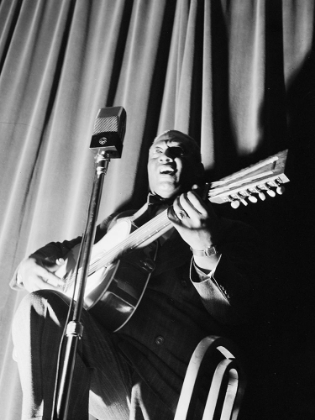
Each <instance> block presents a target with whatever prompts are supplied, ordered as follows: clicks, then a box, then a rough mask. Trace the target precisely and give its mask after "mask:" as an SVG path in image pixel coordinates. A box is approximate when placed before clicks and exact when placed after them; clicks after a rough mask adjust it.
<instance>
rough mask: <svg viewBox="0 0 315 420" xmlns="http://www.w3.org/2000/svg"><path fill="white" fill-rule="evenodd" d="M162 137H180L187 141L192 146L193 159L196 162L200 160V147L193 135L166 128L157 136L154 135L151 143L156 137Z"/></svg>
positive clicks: (169, 138) (170, 138) (168, 138)
mask: <svg viewBox="0 0 315 420" xmlns="http://www.w3.org/2000/svg"><path fill="white" fill-rule="evenodd" d="M163 138H165V139H167V140H172V139H182V140H186V141H189V143H190V144H191V145H192V146H193V157H194V159H196V161H197V162H198V163H199V162H201V153H200V147H199V145H198V143H197V142H196V140H195V139H194V138H193V137H191V136H189V135H188V134H185V133H183V132H181V131H178V130H166V131H163V133H161V134H159V135H158V136H157V137H155V139H154V140H153V143H154V142H155V141H156V140H157V139H163Z"/></svg>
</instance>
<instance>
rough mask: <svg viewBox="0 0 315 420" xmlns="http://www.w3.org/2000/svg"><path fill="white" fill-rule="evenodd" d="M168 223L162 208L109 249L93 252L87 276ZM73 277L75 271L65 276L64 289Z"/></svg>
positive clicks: (165, 212)
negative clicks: (161, 210) (158, 212)
mask: <svg viewBox="0 0 315 420" xmlns="http://www.w3.org/2000/svg"><path fill="white" fill-rule="evenodd" d="M168 225H169V226H171V222H170V220H169V219H168V217H167V210H164V211H163V212H162V213H160V214H159V215H158V216H156V217H154V218H153V219H151V220H149V221H148V222H147V223H145V224H144V225H142V226H140V227H139V228H138V229H136V230H135V231H134V232H132V233H131V234H130V235H129V236H127V238H125V239H124V240H123V241H121V242H119V243H118V244H117V245H115V246H114V247H113V248H112V249H111V250H109V251H100V252H98V253H96V254H94V255H93V261H92V262H90V264H89V269H88V276H90V275H91V274H92V273H94V272H96V271H97V270H99V269H101V268H103V267H106V265H108V264H109V263H111V262H112V261H113V260H114V259H116V258H117V257H119V256H120V255H121V254H122V253H123V251H124V250H125V249H126V248H128V249H133V248H136V247H137V246H139V245H140V244H141V243H143V242H145V241H147V240H148V239H150V238H151V237H152V236H154V235H155V234H156V233H158V232H159V231H161V230H162V229H163V228H165V227H166V226H168ZM80 271H82V267H80V268H79V270H78V272H79V273H80ZM74 277H75V273H72V274H71V275H70V276H67V277H66V285H65V286H64V288H65V289H66V288H67V287H68V286H69V285H70V284H71V282H72V280H73V279H74Z"/></svg>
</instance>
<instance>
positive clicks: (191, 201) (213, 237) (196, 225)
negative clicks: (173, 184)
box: [169, 191, 221, 250]
mask: <svg viewBox="0 0 315 420" xmlns="http://www.w3.org/2000/svg"><path fill="white" fill-rule="evenodd" d="M173 209H174V214H172V212H170V214H169V218H170V220H171V221H172V223H173V225H174V226H175V228H176V229H177V231H178V232H179V234H180V235H181V237H182V238H183V240H184V241H185V242H187V243H188V245H190V247H191V248H193V249H198V250H203V249H206V248H208V247H210V246H212V245H216V244H217V241H218V236H219V234H220V228H221V222H220V219H219V217H218V216H217V215H216V213H215V211H214V209H213V207H212V206H211V204H210V203H205V202H204V201H203V200H202V199H201V198H200V197H199V195H198V194H197V193H196V192H194V191H188V192H186V193H183V194H181V195H179V196H178V197H177V198H176V199H175V201H174V203H173Z"/></svg>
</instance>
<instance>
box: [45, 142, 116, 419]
mask: <svg viewBox="0 0 315 420" xmlns="http://www.w3.org/2000/svg"><path fill="white" fill-rule="evenodd" d="M109 161H110V153H109V152H107V151H106V150H105V149H101V148H100V149H98V153H97V155H96V157H95V164H96V166H95V175H94V183H93V189H92V195H91V200H90V206H89V212H88V219H87V225H86V230H85V234H84V236H83V239H82V240H83V244H82V253H81V255H80V257H79V258H80V264H79V266H81V267H82V274H81V276H80V278H79V281H78V284H77V286H76V287H77V288H78V292H77V293H75V295H76V296H77V301H76V302H75V308H74V313H73V318H72V321H70V322H69V324H68V325H67V329H66V335H65V345H66V347H65V354H64V360H63V363H62V365H61V367H60V376H59V379H58V384H57V393H56V401H55V402H54V405H53V412H52V420H67V417H68V408H69V399H70V392H71V385H72V379H73V371H74V366H75V359H76V351H77V347H78V340H80V339H81V338H82V335H83V325H82V324H81V314H82V309H83V304H84V292H85V285H86V280H87V276H88V269H89V263H90V256H91V249H92V246H93V244H94V239H95V230H96V221H97V217H98V211H99V205H100V201H101V194H102V188H103V182H104V176H105V174H106V172H107V169H108V165H109Z"/></svg>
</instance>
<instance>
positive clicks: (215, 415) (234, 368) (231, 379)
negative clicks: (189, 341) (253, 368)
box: [174, 336, 246, 420]
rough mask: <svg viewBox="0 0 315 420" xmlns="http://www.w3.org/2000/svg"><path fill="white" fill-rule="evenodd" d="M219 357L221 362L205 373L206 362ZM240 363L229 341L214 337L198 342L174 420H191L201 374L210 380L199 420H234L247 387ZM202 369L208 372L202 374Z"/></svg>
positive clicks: (237, 352)
mask: <svg viewBox="0 0 315 420" xmlns="http://www.w3.org/2000/svg"><path fill="white" fill-rule="evenodd" d="M218 355H219V357H220V359H219V361H218V363H216V366H214V367H213V369H208V367H207V363H206V361H207V360H208V361H209V360H210V361H211V360H212V361H213V360H218ZM240 360H241V356H240V353H239V350H238V349H237V348H236V346H235V344H234V343H232V342H231V341H229V340H227V339H225V338H222V337H217V336H208V337H205V338H204V339H203V340H201V342H200V343H199V344H198V346H197V347H196V349H195V351H194V353H193V355H192V357H191V359H190V362H189V365H188V368H187V371H186V375H185V379H184V382H183V386H182V390H181V394H180V398H179V402H178V405H177V409H176V414H175V418H174V420H188V419H190V418H191V414H192V402H193V401H196V398H198V392H199V390H198V386H197V383H198V380H199V377H200V375H201V374H203V375H206V376H207V377H208V376H210V377H208V379H207V380H209V392H208V393H207V395H206V398H205V399H206V403H205V406H204V409H203V414H202V420H214V419H220V420H236V419H237V417H238V414H239V409H240V405H241V401H242V398H243V396H244V391H245V386H246V378H245V374H244V370H243V367H242V366H241V361H240ZM205 366H206V370H207V372H202V371H203V370H204V367H205ZM209 370H212V372H209ZM196 394H197V395H196ZM200 420H201V419H200Z"/></svg>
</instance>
